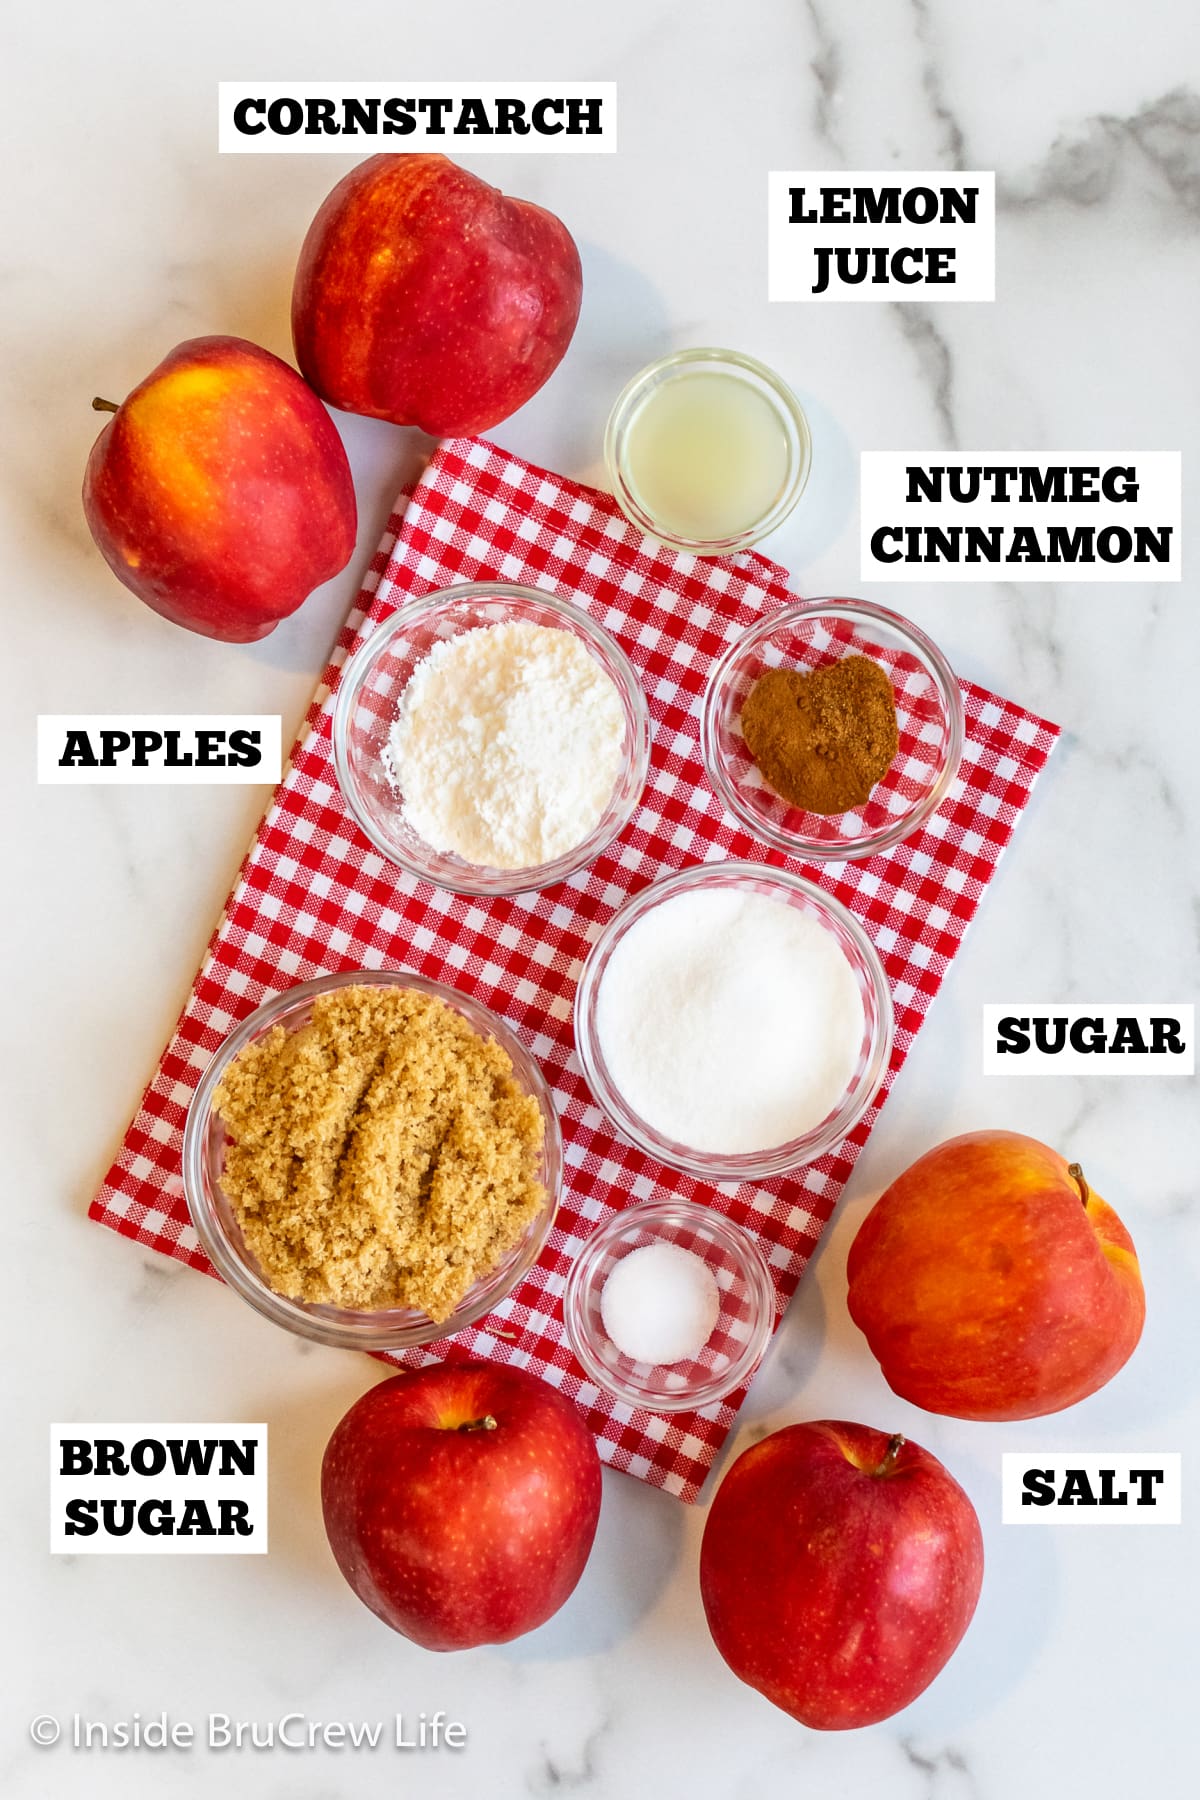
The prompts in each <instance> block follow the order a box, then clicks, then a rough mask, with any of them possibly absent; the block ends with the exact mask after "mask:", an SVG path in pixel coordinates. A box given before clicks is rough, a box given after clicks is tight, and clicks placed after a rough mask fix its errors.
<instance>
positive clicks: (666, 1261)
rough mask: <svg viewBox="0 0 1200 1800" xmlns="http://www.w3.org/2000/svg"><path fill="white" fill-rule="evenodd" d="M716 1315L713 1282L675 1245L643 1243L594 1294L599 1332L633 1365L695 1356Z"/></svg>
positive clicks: (696, 1259) (700, 1262) (699, 1261)
mask: <svg viewBox="0 0 1200 1800" xmlns="http://www.w3.org/2000/svg"><path fill="white" fill-rule="evenodd" d="M720 1311H721V1297H720V1294H719V1292H718V1289H717V1283H716V1277H715V1276H714V1275H713V1272H712V1270H711V1269H710V1268H709V1266H708V1264H707V1263H706V1262H705V1260H704V1258H703V1257H702V1256H697V1255H696V1254H695V1252H694V1251H692V1250H684V1249H683V1248H682V1247H681V1246H680V1245H679V1244H646V1245H644V1246H643V1247H642V1249H640V1250H631V1251H630V1252H629V1254H628V1256H623V1257H622V1258H621V1260H620V1262H619V1263H618V1264H617V1266H616V1268H615V1269H614V1270H613V1272H612V1274H611V1275H610V1276H609V1277H608V1280H607V1281H606V1282H605V1283H604V1287H603V1289H602V1290H601V1294H600V1317H601V1318H602V1319H603V1321H604V1329H605V1331H607V1333H608V1335H609V1337H610V1338H611V1339H612V1341H613V1343H614V1344H615V1345H616V1347H617V1349H618V1350H619V1351H620V1352H621V1354H622V1356H628V1357H630V1358H631V1359H632V1360H633V1361H634V1362H642V1363H652V1364H656V1365H662V1364H665V1363H677V1362H684V1361H686V1360H688V1359H690V1358H691V1357H693V1356H697V1355H698V1354H699V1353H700V1351H701V1350H703V1348H704V1346H705V1344H707V1342H708V1340H709V1338H710V1337H711V1336H712V1334H713V1327H714V1326H715V1325H716V1322H717V1318H718V1316H719V1314H720Z"/></svg>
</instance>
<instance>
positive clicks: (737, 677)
mask: <svg viewBox="0 0 1200 1800" xmlns="http://www.w3.org/2000/svg"><path fill="white" fill-rule="evenodd" d="M852 655H857V656H866V657H869V658H870V659H871V661H872V662H874V663H878V664H879V666H880V667H881V668H882V669H883V671H884V674H885V675H886V676H887V678H888V680H889V681H890V682H891V684H892V688H893V691H894V693H895V696H896V718H897V724H898V727H899V732H900V749H899V752H898V754H897V756H896V759H895V761H894V762H893V764H892V766H891V768H890V769H889V770H888V771H887V773H886V774H885V775H884V777H883V778H882V780H881V781H879V782H878V783H877V784H876V785H875V787H874V788H873V789H872V790H871V795H870V798H869V799H868V800H867V802H866V804H865V805H864V806H860V807H858V808H856V809H855V810H854V811H853V812H845V813H831V814H828V815H825V814H821V813H811V812H802V811H801V810H800V809H799V808H797V807H794V806H791V805H790V804H789V803H788V802H787V801H786V800H784V799H782V798H781V797H780V795H778V794H777V793H776V792H775V790H774V789H773V788H772V787H770V786H768V784H767V782H766V780H765V779H764V777H763V776H762V775H761V774H760V773H759V771H758V767H757V765H756V764H755V762H754V760H753V758H752V757H751V755H750V752H749V750H747V748H746V745H745V741H744V740H743V738H742V732H741V714H742V707H743V705H744V704H745V701H746V697H747V695H748V694H749V692H750V690H751V688H752V687H753V686H754V684H755V682H756V681H757V680H758V678H759V676H760V675H761V674H762V673H763V671H764V669H778V668H795V669H803V670H805V671H809V670H812V669H816V668H820V667H822V666H824V665H827V664H830V663H834V662H840V661H841V659H842V658H843V657H845V656H852ZM700 741H701V745H702V748H703V752H704V766H705V769H706V770H707V771H708V778H709V781H710V782H711V784H712V786H713V788H714V790H715V791H716V794H717V796H718V798H719V799H720V800H721V801H723V803H724V804H725V805H726V806H727V807H728V808H729V811H730V812H731V813H733V815H734V817H735V818H737V819H739V820H740V821H741V823H742V824H743V825H744V826H745V827H746V829H747V830H748V831H750V832H752V833H753V834H754V836H755V837H756V838H760V839H761V840H762V842H763V843H766V844H772V845H774V847H775V848H776V849H777V850H784V851H786V852H787V854H788V855H789V856H795V857H799V858H800V859H801V860H804V861H809V862H819V861H822V860H824V859H825V858H828V857H832V858H837V859H839V860H840V859H853V858H857V857H864V856H874V855H876V854H877V853H878V852H879V851H881V850H889V849H891V847H892V845H893V844H898V843H899V842H900V841H901V839H902V838H906V837H909V836H910V835H911V834H912V833H913V832H914V831H916V830H917V829H918V828H919V827H920V826H921V825H923V824H924V823H925V820H926V819H928V818H929V816H930V814H931V813H933V812H935V811H936V809H937V808H938V807H939V806H940V805H941V803H942V801H943V800H944V799H945V798H946V795H947V793H948V792H949V790H950V787H951V785H952V783H953V781H954V778H955V776H956V775H957V774H958V765H959V762H960V760H961V757H962V748H963V702H962V689H961V688H960V687H959V684H958V681H957V679H956V677H955V675H954V673H953V671H952V670H951V668H950V665H949V664H948V663H947V661H946V659H945V657H944V656H943V655H942V653H941V651H940V650H939V649H938V647H937V645H936V644H934V643H933V642H932V641H931V640H930V639H929V638H927V637H926V636H925V633H924V632H923V631H919V630H918V629H917V627H916V626H915V625H913V624H911V623H910V622H909V620H907V619H904V618H901V616H900V614H899V613H894V612H889V611H888V609H887V608H886V607H883V606H875V605H873V604H872V603H871V602H870V601H868V600H844V599H822V600H804V601H800V602H799V603H798V604H797V605H795V606H785V607H784V608H783V609H782V610H781V611H779V612H774V613H771V614H769V615H768V617H766V618H765V619H760V620H759V622H758V623H757V624H756V625H752V626H751V627H750V629H749V631H747V632H746V633H745V635H744V636H742V637H740V638H738V639H737V641H736V643H734V644H732V645H731V646H730V648H729V649H728V650H727V651H726V652H725V654H724V656H723V657H722V658H721V660H720V662H719V663H718V664H717V666H716V668H715V669H714V670H713V672H712V675H711V677H710V679H709V684H708V690H707V692H706V694H705V697H704V712H703V717H702V720H701V727H700Z"/></svg>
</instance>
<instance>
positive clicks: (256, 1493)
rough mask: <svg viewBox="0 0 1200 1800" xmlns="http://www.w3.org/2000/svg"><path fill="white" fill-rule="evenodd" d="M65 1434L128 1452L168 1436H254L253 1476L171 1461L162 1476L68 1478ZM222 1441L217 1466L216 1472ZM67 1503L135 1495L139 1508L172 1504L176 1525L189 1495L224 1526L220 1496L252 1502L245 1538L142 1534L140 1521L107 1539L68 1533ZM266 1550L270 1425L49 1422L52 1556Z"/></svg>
mask: <svg viewBox="0 0 1200 1800" xmlns="http://www.w3.org/2000/svg"><path fill="white" fill-rule="evenodd" d="M63 1438H80V1439H84V1440H86V1441H87V1442H89V1443H94V1440H95V1439H96V1438H116V1439H118V1440H119V1441H120V1443H121V1444H122V1445H123V1446H124V1449H125V1453H126V1457H128V1453H129V1451H130V1449H131V1448H132V1447H133V1445H134V1444H136V1443H137V1442H138V1441H139V1439H141V1438H150V1439H154V1440H162V1441H165V1440H166V1439H167V1438H182V1439H183V1440H184V1441H185V1442H186V1441H187V1439H189V1438H198V1439H199V1440H200V1441H201V1442H204V1441H205V1440H206V1439H209V1438H232V1439H233V1440H234V1442H235V1443H238V1444H240V1443H242V1442H243V1441H244V1440H245V1439H247V1438H252V1439H254V1440H255V1442H256V1443H257V1446H258V1448H257V1454H256V1455H255V1459H254V1473H253V1475H243V1474H241V1473H237V1474H232V1475H218V1474H208V1475H176V1474H175V1472H174V1470H173V1468H172V1467H171V1464H170V1453H169V1452H168V1461H167V1466H166V1468H165V1469H164V1470H163V1472H162V1474H161V1475H133V1474H130V1475H64V1474H63V1473H62V1454H61V1450H60V1444H61V1441H62V1439H63ZM220 1465H221V1453H220V1447H219V1446H218V1447H217V1449H216V1450H215V1452H214V1455H213V1462H212V1467H213V1469H214V1470H215V1469H219V1468H220ZM69 1500H132V1501H133V1503H134V1505H135V1506H139V1505H141V1504H142V1503H143V1502H144V1501H146V1500H162V1501H167V1502H169V1503H170V1505H171V1507H172V1509H173V1511H174V1514H175V1520H176V1523H178V1520H179V1515H180V1512H181V1509H182V1506H183V1503H184V1501H185V1500H203V1501H204V1502H205V1503H206V1504H207V1506H208V1508H209V1511H210V1513H211V1514H212V1520H213V1523H214V1525H216V1524H219V1522H220V1520H219V1503H220V1501H222V1500H244V1501H246V1502H247V1503H248V1505H249V1509H250V1510H249V1512H248V1514H247V1520H248V1523H249V1524H250V1525H251V1526H252V1528H253V1529H252V1531H251V1533H250V1535H249V1536H248V1537H238V1536H230V1537H174V1536H171V1537H167V1536H162V1537H158V1536H154V1537H151V1536H142V1535H141V1534H140V1533H139V1532H138V1530H137V1526H136V1520H135V1524H134V1529H133V1530H132V1531H131V1532H130V1533H129V1535H128V1536H126V1537H109V1536H108V1535H107V1534H106V1533H105V1531H104V1530H103V1528H102V1527H101V1528H99V1529H98V1530H96V1531H95V1532H93V1533H92V1535H91V1536H90V1537H79V1536H76V1535H70V1536H69V1535H68V1533H67V1529H66V1526H67V1516H66V1507H67V1502H68V1501H69ZM266 1551H267V1428H266V1426H265V1425H262V1424H252V1425H247V1424H244V1423H242V1422H241V1421H238V1422H235V1423H233V1424H226V1425H212V1424H208V1423H205V1424H200V1425H195V1424H190V1425H189V1424H182V1425H181V1424H177V1423H175V1422H174V1421H171V1422H169V1423H167V1424H161V1423H154V1424H145V1423H141V1422H138V1423H134V1424H120V1425H105V1424H100V1425H95V1424H91V1423H88V1424H81V1425H51V1427H50V1553H51V1555H53V1556H265V1555H266Z"/></svg>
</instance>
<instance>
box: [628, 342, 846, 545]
mask: <svg viewBox="0 0 1200 1800" xmlns="http://www.w3.org/2000/svg"><path fill="white" fill-rule="evenodd" d="M697 372H703V373H705V374H713V375H728V376H730V377H732V378H733V379H735V380H737V381H742V382H745V383H746V384H747V385H748V386H749V387H752V388H753V389H754V391H755V392H756V393H758V394H760V395H761V396H762V398H763V399H764V400H766V401H768V402H769V404H770V406H771V410H772V411H773V412H774V414H775V417H776V419H777V420H778V422H779V425H780V428H781V430H782V432H783V436H784V440H785V443H786V445H787V470H786V473H785V475H784V478H783V482H782V485H781V486H780V489H779V492H778V493H777V494H776V496H775V498H774V500H773V501H772V503H771V505H770V506H769V507H768V508H767V510H766V511H765V512H764V513H763V514H762V515H761V516H760V517H759V518H758V519H756V520H755V521H754V523H753V524H752V525H750V526H748V527H747V528H746V529H745V530H744V531H740V532H736V533H734V534H733V535H731V536H729V537H713V538H691V537H684V536H681V535H679V534H678V533H677V532H674V531H672V530H671V529H670V528H669V527H668V526H666V525H665V524H663V523H662V522H661V521H660V520H658V519H656V518H655V517H654V514H653V512H652V511H651V510H650V508H649V507H648V506H647V505H646V503H645V502H644V501H643V500H642V498H641V496H640V495H639V492H638V488H637V483H636V481H635V480H634V478H633V475H632V472H631V469H630V457H629V445H630V436H631V432H632V428H633V425H634V421H635V420H636V418H637V415H638V413H639V411H640V410H641V408H642V406H643V405H644V404H645V402H646V400H647V398H648V397H649V396H650V394H652V393H653V392H654V390H655V389H656V388H659V387H661V386H662V385H663V383H665V382H668V381H677V380H679V379H680V378H681V377H683V376H687V375H693V374H696V373H697ZM604 461H605V464H606V466H607V469H608V478H609V480H610V481H611V483H612V489H613V497H614V499H615V500H616V502H617V505H618V506H619V507H620V508H621V511H622V512H623V513H624V514H625V517H626V518H627V519H628V520H629V522H630V524H632V525H636V526H637V527H638V529H639V530H640V531H644V532H645V533H646V535H647V536H648V537H652V538H654V539H655V540H656V541H657V542H658V543H660V544H666V545H667V546H668V548H670V549H672V550H687V551H690V552H691V554H692V555H693V556H733V555H736V553H737V552H738V551H739V550H746V549H748V548H749V547H750V545H751V544H757V543H758V541H759V539H760V538H764V537H766V535H767V533H768V532H771V531H774V530H775V528H776V526H778V525H782V523H783V521H784V520H785V519H786V518H787V516H788V514H789V513H790V512H791V510H792V508H793V507H794V506H795V504H796V502H797V501H798V500H799V498H800V496H801V494H802V493H803V492H804V489H805V486H806V485H807V482H808V475H809V470H810V469H811V467H812V434H811V432H810V431H809V428H808V419H807V418H806V416H805V413H804V408H803V407H802V406H801V404H800V402H799V401H798V400H797V398H796V396H795V394H793V392H792V390H791V388H790V387H788V385H787V383H786V382H785V381H784V380H783V379H782V377H781V376H779V375H777V374H776V373H775V371H774V369H770V368H768V367H767V365H766V363H761V362H759V361H758V360H757V359H756V358H755V357H753V356H743V355H742V354H741V353H740V352H739V351H737V350H714V349H696V350H677V351H676V352H675V353H674V355H672V356H663V357H660V358H659V360H658V361H657V362H652V363H650V364H649V366H648V367H647V368H644V369H642V370H641V371H640V373H639V374H637V375H635V376H634V377H633V380H632V381H631V382H629V384H628V385H627V386H626V387H624V388H623V389H622V390H621V392H620V394H618V396H617V400H616V404H615V405H614V407H613V409H612V412H611V413H610V414H609V418H608V426H607V429H606V430H605V433H604Z"/></svg>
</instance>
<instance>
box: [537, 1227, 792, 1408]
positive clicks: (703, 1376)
mask: <svg viewBox="0 0 1200 1800" xmlns="http://www.w3.org/2000/svg"><path fill="white" fill-rule="evenodd" d="M647 1244H676V1245H678V1246H679V1248H680V1249H682V1250H690V1251H692V1252H693V1254H694V1255H696V1256H701V1257H703V1259H704V1261H705V1262H706V1263H707V1264H708V1266H709V1268H710V1269H711V1270H712V1272H713V1275H714V1277H715V1278H716V1283H717V1290H718V1293H719V1295H720V1305H721V1310H720V1312H719V1314H718V1316H717V1323H716V1325H715V1326H714V1327H713V1330H712V1334H711V1336H710V1337H709V1340H708V1342H707V1343H706V1344H705V1346H704V1348H703V1349H702V1350H701V1351H700V1352H699V1353H698V1354H697V1355H696V1356H694V1357H691V1358H688V1359H686V1360H684V1361H682V1362H675V1363H665V1364H662V1365H659V1366H654V1365H651V1364H650V1363H644V1362H635V1361H634V1360H633V1358H632V1357H629V1356H626V1355H624V1354H623V1353H622V1352H621V1351H620V1350H618V1349H617V1346H616V1345H615V1344H614V1343H613V1341H612V1339H611V1338H610V1337H609V1335H608V1333H607V1332H606V1331H605V1329H604V1319H603V1315H602V1313H601V1310H600V1296H601V1294H602V1293H603V1291H604V1284H605V1282H606V1281H607V1280H608V1277H609V1276H610V1275H611V1274H612V1272H613V1270H614V1268H615V1267H616V1265H617V1264H618V1263H619V1262H620V1261H621V1258H622V1257H624V1256H628V1255H629V1253H630V1252H631V1251H633V1250H641V1249H644V1248H645V1246H646V1245H647ZM775 1304H776V1303H775V1286H774V1283H773V1282H772V1280H771V1276H770V1274H769V1272H768V1270H767V1265H766V1263H765V1262H764V1260H763V1257H762V1252H761V1251H760V1250H759V1248H758V1245H757V1244H756V1243H755V1242H754V1239H753V1238H752V1237H751V1236H750V1235H749V1233H748V1232H745V1231H743V1230H742V1229H741V1227H740V1226H739V1225H734V1224H732V1223H731V1221H730V1220H729V1219H727V1218H726V1217H725V1215H724V1214H723V1213H719V1212H716V1211H714V1210H713V1209H712V1208H711V1207H707V1206H697V1205H696V1204H695V1203H694V1202H692V1201H687V1200H649V1201H646V1202H645V1203H644V1204H642V1205H639V1206H627V1207H625V1209H624V1210H623V1211H622V1212H619V1213H616V1214H614V1216H613V1217H612V1218H611V1219H609V1220H607V1221H606V1222H605V1223H604V1224H603V1225H601V1226H599V1227H598V1228H597V1229H596V1230H595V1231H594V1232H593V1233H592V1235H591V1237H590V1238H589V1239H588V1241H587V1243H586V1244H585V1245H584V1247H583V1249H582V1250H581V1251H580V1253H579V1255H578V1257H577V1258H576V1259H575V1262H574V1263H573V1264H572V1267H571V1272H570V1274H569V1275H568V1276H567V1287H566V1293H565V1294H564V1296H563V1322H564V1324H565V1325H566V1330H567V1341H568V1342H569V1344H570V1346H571V1349H572V1350H573V1351H574V1353H575V1358H576V1360H577V1362H578V1363H579V1364H580V1366H581V1367H582V1368H583V1369H584V1370H586V1372H587V1374H588V1376H589V1378H590V1379H591V1380H592V1381H594V1382H595V1384H596V1386H597V1387H598V1388H602V1389H603V1390H604V1391H605V1392H606V1393H608V1394H611V1395H612V1396H613V1397H614V1399H617V1400H620V1401H623V1402H624V1404H625V1405H626V1406H633V1407H644V1408H645V1409H646V1410H647V1411H648V1412H658V1413H673V1412H684V1411H687V1410H690V1409H691V1408H694V1407H701V1406H711V1405H712V1403H713V1401H715V1400H720V1399H721V1398H722V1397H723V1396H724V1395H725V1394H728V1393H729V1392H730V1391H731V1390H732V1389H733V1388H736V1387H740V1386H741V1384H742V1383H743V1382H744V1381H748V1380H749V1378H750V1376H751V1375H752V1374H753V1372H754V1370H755V1369H756V1368H757V1366H758V1364H759V1362H760V1361H761V1359H762V1354H763V1351H764V1350H765V1349H766V1347H767V1345H768V1343H769V1342H770V1340H771V1331H772V1329H773V1327H774V1323H775Z"/></svg>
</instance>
